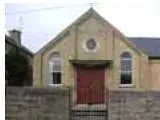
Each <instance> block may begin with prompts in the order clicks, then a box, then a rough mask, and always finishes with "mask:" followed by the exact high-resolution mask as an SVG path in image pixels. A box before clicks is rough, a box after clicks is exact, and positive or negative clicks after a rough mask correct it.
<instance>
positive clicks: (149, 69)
mask: <svg viewBox="0 0 160 120" xmlns="http://www.w3.org/2000/svg"><path fill="white" fill-rule="evenodd" d="M33 85H34V86H35V87H48V86H53V87H60V86H70V87H72V88H73V89H74V91H73V94H74V95H75V96H76V97H75V98H74V101H76V102H77V103H101V102H104V101H105V98H106V96H105V95H107V94H105V93H106V92H107V91H108V90H142V91H143V90H156V91H160V38H145V37H144V38H139V37H138V38H136V37H135V38H130V37H126V36H125V35H124V34H123V33H121V32H120V31H119V30H118V29H117V28H115V27H114V26H113V25H111V24H110V23H109V22H107V21H106V20H105V19H104V18H102V17H101V16H100V15H99V14H98V13H97V12H96V11H95V10H94V9H92V8H91V9H89V10H88V11H87V12H86V13H85V14H83V15H82V16H81V17H79V18H78V19H77V20H76V21H75V22H73V23H72V24H71V25H70V26H69V27H67V28H66V29H65V30H64V31H62V32H61V33H60V34H59V35H58V36H57V37H55V38H54V39H53V40H51V41H50V42H49V43H48V44H46V45H45V46H44V47H42V48H41V49H40V50H39V51H38V52H37V53H36V54H35V56H34V59H33Z"/></svg>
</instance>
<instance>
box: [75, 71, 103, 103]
mask: <svg viewBox="0 0 160 120" xmlns="http://www.w3.org/2000/svg"><path fill="white" fill-rule="evenodd" d="M104 96H105V95H104V69H103V68H78V69H77V103H80V104H82V103H83V104H94V103H103V102H104Z"/></svg>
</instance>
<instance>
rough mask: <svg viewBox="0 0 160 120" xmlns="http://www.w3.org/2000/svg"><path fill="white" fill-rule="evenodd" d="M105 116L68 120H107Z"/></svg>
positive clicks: (78, 117) (76, 117)
mask: <svg viewBox="0 0 160 120" xmlns="http://www.w3.org/2000/svg"><path fill="white" fill-rule="evenodd" d="M107 119H108V118H107V117H106V116H72V117H71V119H70V120H107Z"/></svg>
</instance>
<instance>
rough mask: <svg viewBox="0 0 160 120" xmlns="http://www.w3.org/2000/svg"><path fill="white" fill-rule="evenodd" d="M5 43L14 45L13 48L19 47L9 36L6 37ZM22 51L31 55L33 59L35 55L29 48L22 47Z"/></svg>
mask: <svg viewBox="0 0 160 120" xmlns="http://www.w3.org/2000/svg"><path fill="white" fill-rule="evenodd" d="M5 42H7V43H8V44H10V45H12V46H14V47H18V46H17V45H16V43H15V42H14V40H13V39H12V38H11V37H10V36H8V35H5ZM20 50H21V51H22V52H24V53H26V54H28V55H30V56H31V57H33V55H34V54H33V52H32V51H30V50H29V49H28V48H26V47H25V46H23V45H21V47H20Z"/></svg>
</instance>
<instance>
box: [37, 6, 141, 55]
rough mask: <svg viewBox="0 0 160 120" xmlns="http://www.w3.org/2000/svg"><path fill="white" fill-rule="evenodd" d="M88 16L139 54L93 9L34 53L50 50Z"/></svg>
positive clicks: (132, 45)
mask: <svg viewBox="0 0 160 120" xmlns="http://www.w3.org/2000/svg"><path fill="white" fill-rule="evenodd" d="M90 16H94V17H95V18H97V19H98V20H99V21H100V22H102V23H103V24H104V25H105V26H106V28H110V30H111V31H112V32H113V31H114V34H115V36H118V37H119V38H120V39H121V40H123V41H124V42H126V43H127V45H129V46H130V47H131V48H132V49H133V50H134V51H136V52H137V53H141V51H140V50H139V49H137V47H136V46H135V45H134V44H132V43H131V42H130V41H129V40H128V39H127V37H126V36H125V35H124V34H122V33H121V32H120V31H119V30H118V29H117V28H116V27H114V26H113V25H112V24H110V23H109V22H108V21H106V20H105V19H104V18H103V17H102V16H101V15H99V14H98V13H97V12H96V11H95V10H94V9H93V8H90V9H89V10H88V11H87V12H85V13H84V14H83V15H81V16H80V17H79V18H78V19H77V20H75V21H74V22H73V23H72V24H71V25H69V26H68V27H67V28H66V29H65V30H63V31H62V32H61V33H60V34H58V35H57V36H56V37H55V38H54V39H52V40H51V41H49V42H48V43H47V44H46V45H44V46H43V47H42V48H41V49H40V50H39V51H38V52H36V54H38V53H42V54H43V53H44V52H45V51H47V50H48V49H50V47H51V46H53V45H54V44H55V43H57V42H58V41H60V39H61V38H62V37H64V36H65V35H68V34H69V33H70V30H71V28H72V26H73V25H78V24H79V23H81V22H83V21H84V20H85V19H87V18H89V17H90Z"/></svg>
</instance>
